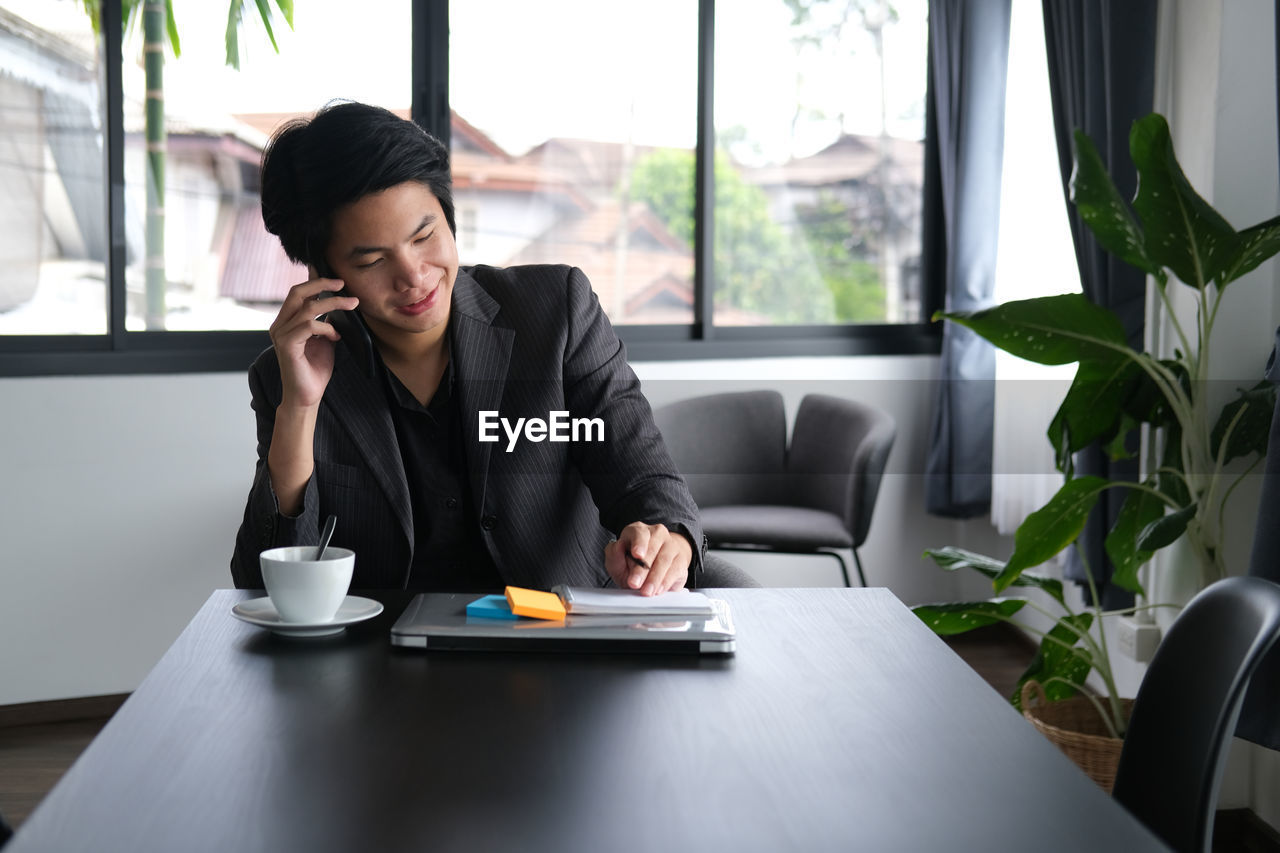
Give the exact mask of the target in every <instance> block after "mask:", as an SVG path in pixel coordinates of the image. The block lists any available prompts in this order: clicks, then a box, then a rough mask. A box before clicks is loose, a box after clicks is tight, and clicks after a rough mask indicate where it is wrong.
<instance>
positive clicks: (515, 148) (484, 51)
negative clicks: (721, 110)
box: [449, 0, 698, 325]
mask: <svg viewBox="0 0 1280 853" xmlns="http://www.w3.org/2000/svg"><path fill="white" fill-rule="evenodd" d="M495 24H496V25H495ZM449 29H450V43H449V57H450V63H449V104H450V107H451V109H452V110H453V119H452V133H451V136H452V145H451V147H452V150H453V180H454V192H455V197H456V199H457V203H458V204H459V206H462V205H466V206H468V207H470V208H472V209H474V210H475V211H476V212H477V214H478V217H477V223H476V224H477V230H476V232H475V241H476V242H475V247H474V251H472V252H469V253H468V255H467V257H464V258H463V259H462V262H463V263H464V264H465V263H486V264H493V265H495V266H509V265H514V264H522V263H570V264H573V265H575V266H579V267H581V268H582V270H583V271H584V272H585V273H586V274H587V277H588V278H590V279H591V284H592V287H593V288H594V289H595V291H596V295H597V296H598V297H599V299H600V303H601V305H602V306H604V309H605V311H606V312H607V313H608V314H609V316H610V318H611V320H612V321H613V322H614V324H618V325H621V324H629V323H630V324H635V323H642V324H683V325H688V324H690V323H692V322H693V265H694V258H693V162H694V150H693V149H694V141H695V136H696V130H697V88H696V87H695V86H691V85H689V81H691V80H696V79H697V73H698V38H697V36H698V4H697V3H696V2H694V0H650V2H646V3H643V4H641V3H630V4H625V5H624V4H617V3H600V2H596V0H553V2H543V3H530V2H527V0H503V2H497V0H489V2H485V3H474V2H461V3H453V4H451V6H450V9H449ZM606 33H607V34H610V37H608V38H602V37H601V36H602V34H606ZM622 34H625V35H626V38H619V37H618V36H620V35H622ZM495 57H501V58H502V59H501V63H500V66H498V67H495V64H494V63H495V59H494V58H495Z"/></svg>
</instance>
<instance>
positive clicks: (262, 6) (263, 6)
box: [256, 0, 280, 53]
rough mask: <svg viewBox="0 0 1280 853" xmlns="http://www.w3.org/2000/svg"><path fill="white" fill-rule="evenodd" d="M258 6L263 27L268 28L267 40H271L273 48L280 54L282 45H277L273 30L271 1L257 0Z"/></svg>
mask: <svg viewBox="0 0 1280 853" xmlns="http://www.w3.org/2000/svg"><path fill="white" fill-rule="evenodd" d="M256 2H257V5H258V15H259V16H261V18H262V26H264V27H266V28H267V38H269V39H271V48H272V50H274V51H275V52H276V53H279V52H280V45H278V44H276V34H275V31H274V30H273V29H271V3H270V2H269V0H256Z"/></svg>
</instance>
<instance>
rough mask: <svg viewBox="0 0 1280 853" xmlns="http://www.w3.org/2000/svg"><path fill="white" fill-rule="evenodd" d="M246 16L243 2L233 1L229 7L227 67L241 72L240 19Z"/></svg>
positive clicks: (241, 0) (240, 0)
mask: <svg viewBox="0 0 1280 853" xmlns="http://www.w3.org/2000/svg"><path fill="white" fill-rule="evenodd" d="M243 14H244V2H243V0H231V2H230V3H229V4H228V5H227V34H226V43H227V65H229V66H231V67H232V68H234V69H235V70H237V71H239V70H240V18H241V16H242V15H243Z"/></svg>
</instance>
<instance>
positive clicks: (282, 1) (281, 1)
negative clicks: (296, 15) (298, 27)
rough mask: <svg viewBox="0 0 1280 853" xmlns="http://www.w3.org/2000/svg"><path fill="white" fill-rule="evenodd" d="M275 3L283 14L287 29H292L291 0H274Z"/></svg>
mask: <svg viewBox="0 0 1280 853" xmlns="http://www.w3.org/2000/svg"><path fill="white" fill-rule="evenodd" d="M276 5H277V6H279V7H280V14H282V15H284V21H285V23H286V24H288V25H289V29H293V0H276Z"/></svg>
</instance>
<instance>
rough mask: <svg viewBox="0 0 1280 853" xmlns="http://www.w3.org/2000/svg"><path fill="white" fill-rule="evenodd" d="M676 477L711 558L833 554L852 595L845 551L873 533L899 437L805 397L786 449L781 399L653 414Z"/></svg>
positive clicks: (833, 401) (824, 399)
mask: <svg viewBox="0 0 1280 853" xmlns="http://www.w3.org/2000/svg"><path fill="white" fill-rule="evenodd" d="M654 419H655V421H656V422H657V424H658V428H659V429H660V430H661V431H662V435H663V439H664V440H665V441H666V444H667V448H668V450H670V452H671V456H672V458H673V459H674V460H675V463H676V467H677V468H679V469H680V472H681V473H682V474H683V475H684V477H685V480H686V481H687V482H688V484H689V490H690V491H691V492H692V493H693V498H694V500H695V501H697V503H698V508H699V509H700V510H701V512H702V526H703V531H704V532H705V533H706V536H707V541H708V544H709V546H710V547H711V548H716V549H719V550H727V551H735V550H738V551H760V550H765V551H774V552H779V553H789V554H827V555H829V556H832V557H834V558H835V559H836V560H837V561H838V562H839V563H840V573H841V575H842V576H843V577H844V583H845V586H849V585H850V581H849V568H848V565H847V564H846V562H845V560H844V557H843V556H842V555H841V551H842V550H843V549H846V548H847V549H849V550H850V551H852V552H853V559H854V562H855V564H856V565H857V569H858V579H859V580H860V581H861V582H862V585H863V586H866V585H867V578H866V574H865V573H864V572H863V569H862V560H861V559H860V558H859V557H858V548H859V547H860V546H861V545H862V543H863V542H865V541H866V538H867V533H868V531H869V530H870V528H871V514H872V512H873V510H874V509H875V504H876V495H877V494H878V493H879V490H880V480H881V477H882V476H883V474H884V468H885V463H886V462H887V461H888V458H889V451H890V450H891V449H892V448H893V441H894V438H895V437H896V435H897V427H896V425H895V424H894V421H893V418H891V417H890V416H889V415H887V414H885V413H884V412H882V411H880V410H879V409H876V408H874V407H872V406H868V405H865V404H863V403H858V402H855V401H853V400H847V399H843V398H840V397H831V396H827V395H824V394H809V395H807V396H805V397H804V399H802V400H801V401H800V407H799V410H798V411H797V412H796V421H795V427H794V428H793V430H792V435H791V442H790V446H788V443H787V421H786V411H785V408H784V405H783V401H782V395H781V394H779V393H778V392H777V391H744V392H732V393H726V394H712V395H709V396H705V397H695V398H692V399H689V400H681V401H679V402H676V403H671V404H669V405H667V406H663V407H661V408H659V409H657V410H656V411H655V412H654Z"/></svg>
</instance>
